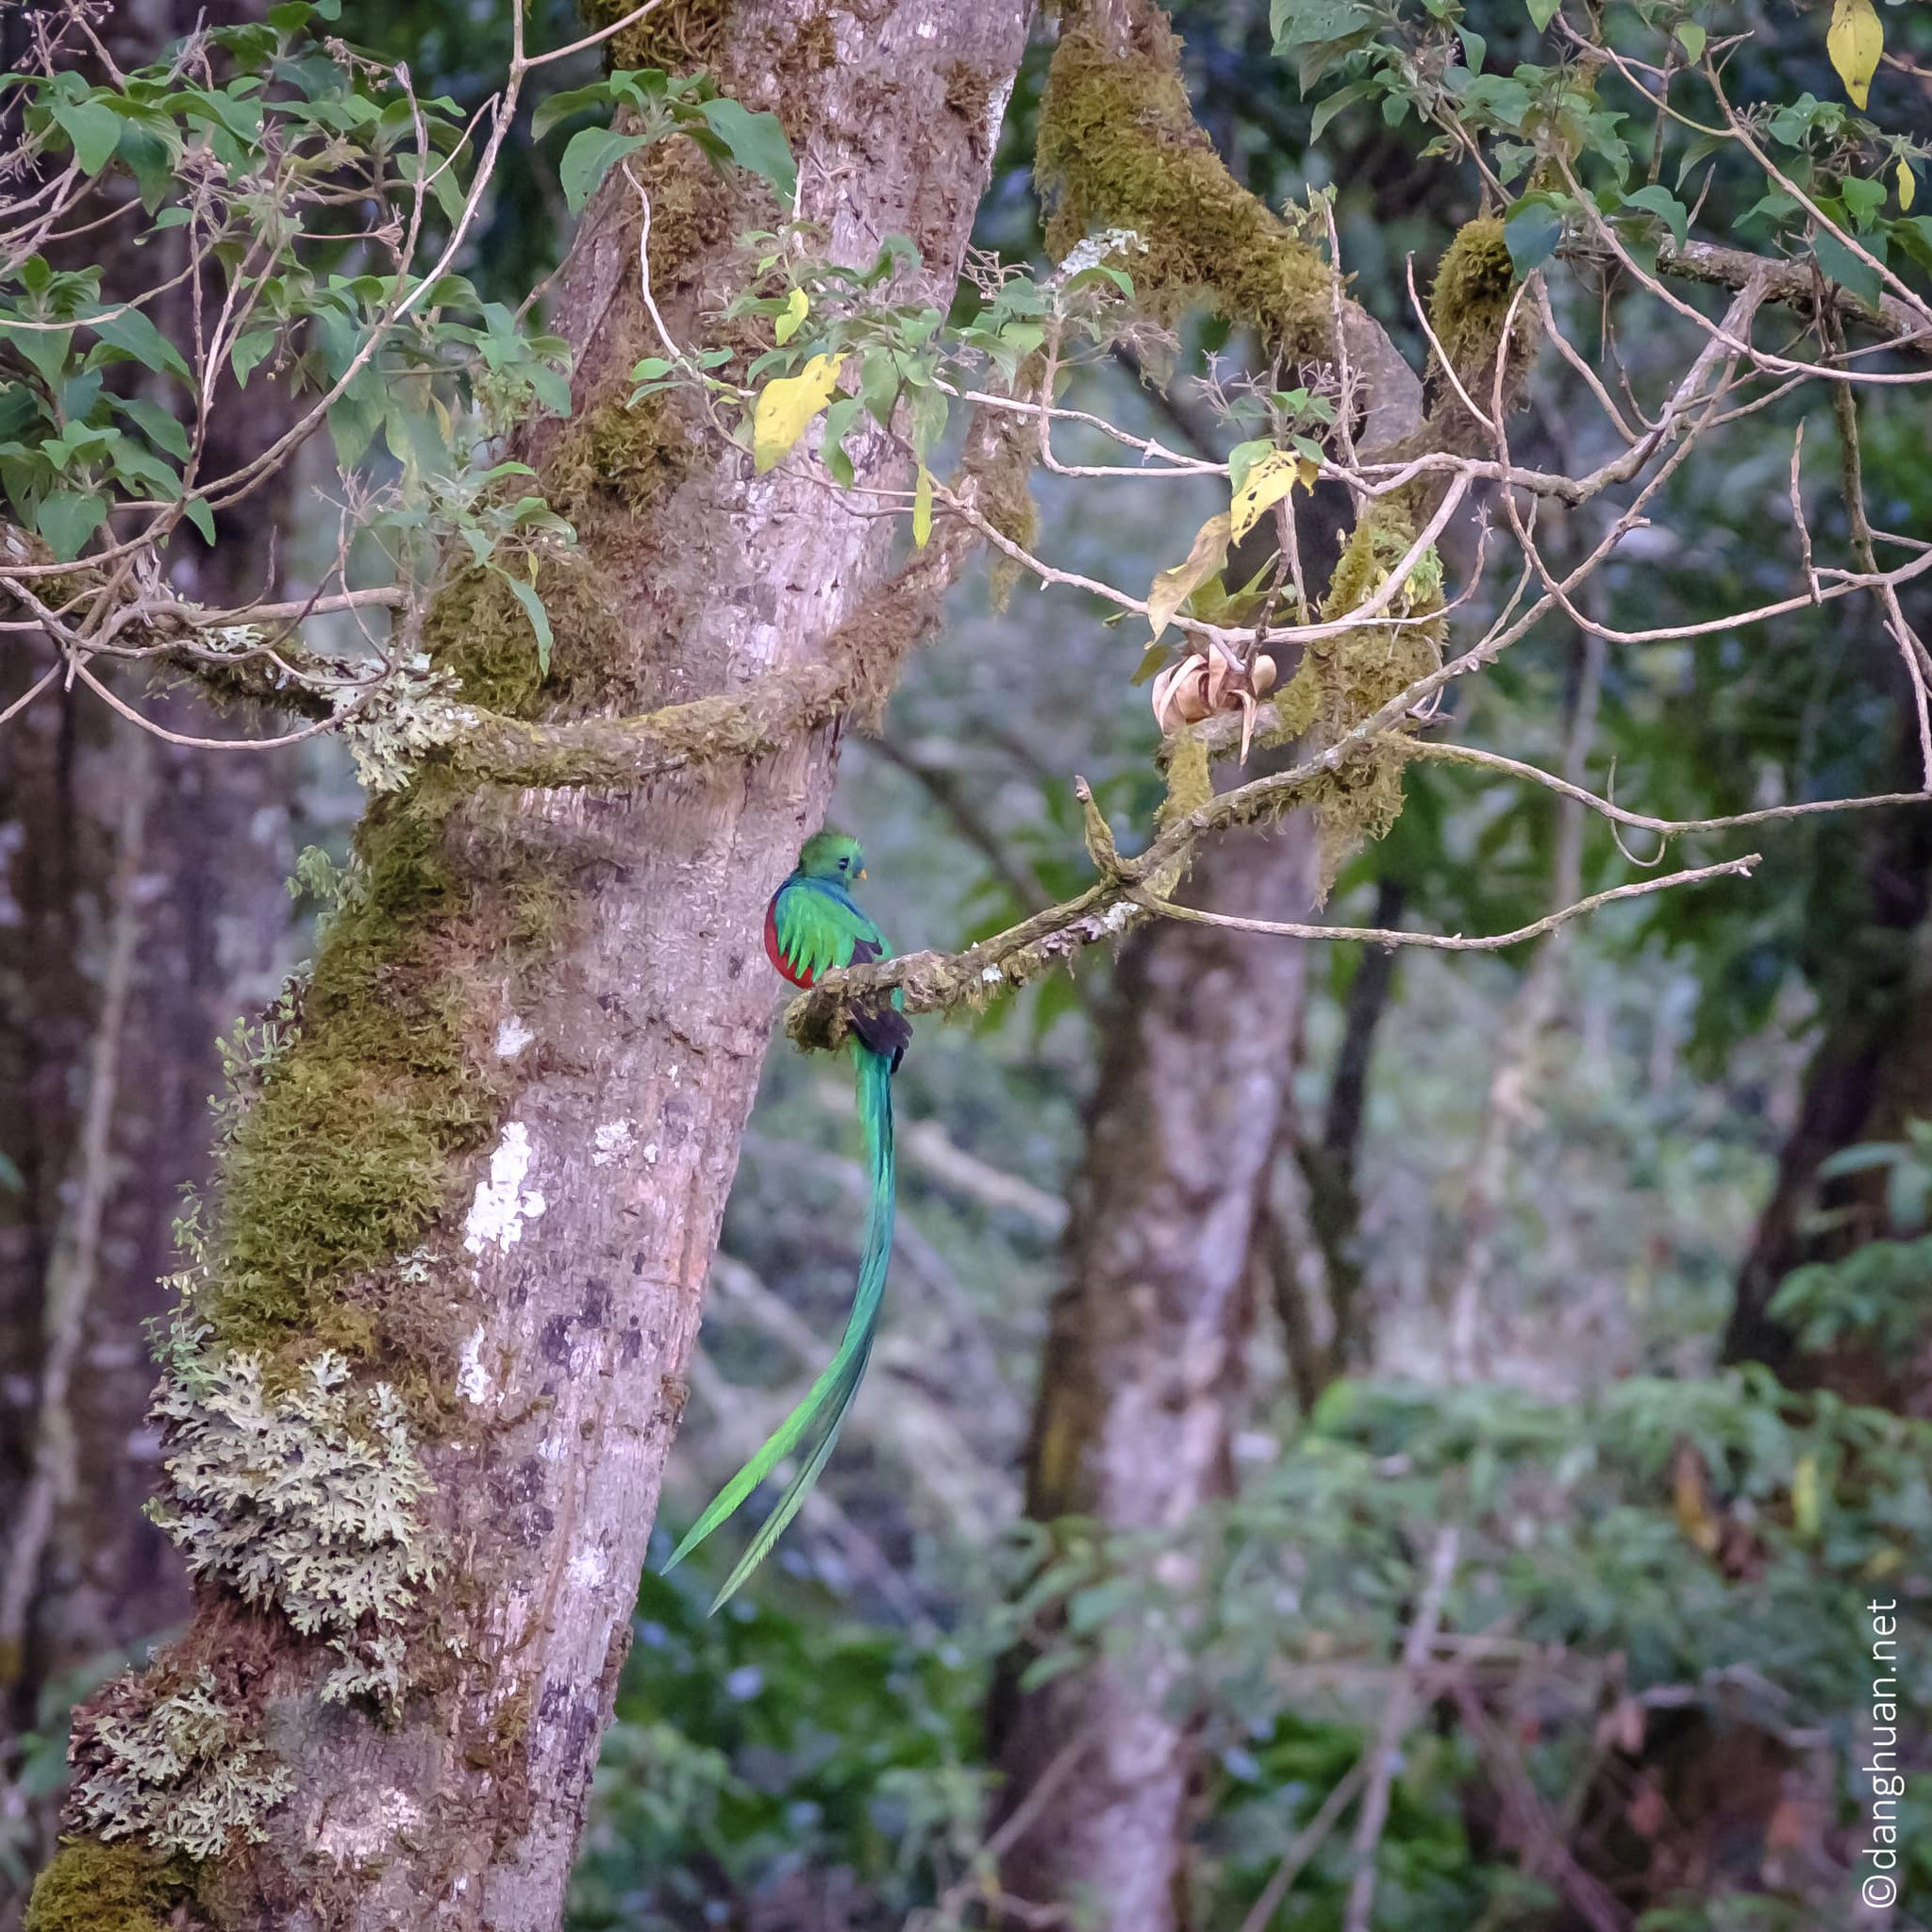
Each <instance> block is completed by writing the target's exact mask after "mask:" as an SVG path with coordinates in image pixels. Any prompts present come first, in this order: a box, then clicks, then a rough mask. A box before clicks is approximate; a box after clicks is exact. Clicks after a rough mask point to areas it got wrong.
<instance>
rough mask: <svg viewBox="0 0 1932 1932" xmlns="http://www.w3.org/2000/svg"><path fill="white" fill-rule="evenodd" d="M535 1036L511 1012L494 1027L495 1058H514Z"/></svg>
mask: <svg viewBox="0 0 1932 1932" xmlns="http://www.w3.org/2000/svg"><path fill="white" fill-rule="evenodd" d="M536 1037H537V1036H536V1035H535V1034H534V1033H532V1032H531V1031H530V1029H529V1028H528V1027H527V1026H525V1024H524V1023H523V1021H522V1019H520V1018H519V1017H518V1015H516V1014H515V1013H512V1014H511V1015H510V1016H509V1018H508V1019H507V1020H506V1021H504V1022H503V1024H501V1025H500V1026H498V1027H497V1029H496V1058H498V1059H500V1060H513V1059H515V1058H516V1057H517V1056H518V1054H520V1053H522V1052H523V1050H524V1049H525V1047H526V1046H528V1045H529V1043H530V1042H531V1041H533V1040H535V1039H536Z"/></svg>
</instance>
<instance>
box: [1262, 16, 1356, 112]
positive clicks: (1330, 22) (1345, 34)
mask: <svg viewBox="0 0 1932 1932" xmlns="http://www.w3.org/2000/svg"><path fill="white" fill-rule="evenodd" d="M1369 18H1370V16H1369V10H1368V8H1366V7H1364V6H1362V5H1360V4H1358V0H1269V6H1268V27H1269V31H1270V32H1271V33H1272V34H1273V35H1274V51H1275V52H1276V53H1277V54H1286V53H1289V52H1291V51H1292V50H1293V49H1294V48H1296V47H1303V46H1307V45H1308V44H1309V43H1310V42H1317V43H1320V42H1333V41H1344V40H1347V39H1348V38H1349V37H1350V36H1351V35H1353V34H1355V33H1357V32H1358V31H1359V30H1360V29H1361V28H1363V27H1365V26H1366V25H1368V24H1369ZM1302 92H1304V93H1306V92H1307V88H1306V87H1304V89H1303V90H1302Z"/></svg>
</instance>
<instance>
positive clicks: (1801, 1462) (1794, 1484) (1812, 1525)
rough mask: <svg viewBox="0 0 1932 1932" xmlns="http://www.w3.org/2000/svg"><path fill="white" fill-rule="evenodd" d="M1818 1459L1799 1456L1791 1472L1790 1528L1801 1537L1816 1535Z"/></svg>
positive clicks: (1818, 1514) (1817, 1521)
mask: <svg viewBox="0 0 1932 1932" xmlns="http://www.w3.org/2000/svg"><path fill="white" fill-rule="evenodd" d="M1819 1516H1820V1510H1819V1500H1818V1458H1817V1457H1815V1456H1801V1457H1798V1460H1797V1464H1796V1466H1795V1467H1794V1468H1793V1469H1792V1471H1791V1527H1792V1528H1793V1529H1795V1530H1796V1531H1797V1532H1798V1534H1799V1535H1800V1536H1802V1537H1814V1536H1816V1535H1817V1534H1818V1523H1819Z"/></svg>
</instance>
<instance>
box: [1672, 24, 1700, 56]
mask: <svg viewBox="0 0 1932 1932" xmlns="http://www.w3.org/2000/svg"><path fill="white" fill-rule="evenodd" d="M1677 42H1678V44H1679V45H1680V46H1681V47H1682V48H1683V49H1684V57H1685V58H1686V59H1688V60H1689V61H1690V62H1691V65H1692V66H1695V65H1696V64H1697V62H1698V61H1700V60H1702V59H1703V58H1704V42H1705V32H1704V29H1703V28H1702V27H1701V26H1699V25H1697V23H1696V22H1695V21H1694V20H1680V21H1679V22H1678V23H1677Z"/></svg>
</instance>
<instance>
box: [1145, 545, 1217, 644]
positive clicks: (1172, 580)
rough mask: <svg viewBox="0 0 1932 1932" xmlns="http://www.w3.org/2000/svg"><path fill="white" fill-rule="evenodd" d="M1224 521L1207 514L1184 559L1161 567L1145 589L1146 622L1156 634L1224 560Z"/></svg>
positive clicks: (1158, 633) (1172, 619)
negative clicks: (1159, 571)
mask: <svg viewBox="0 0 1932 1932" xmlns="http://www.w3.org/2000/svg"><path fill="white" fill-rule="evenodd" d="M1227 531H1228V520H1227V518H1226V517H1225V516H1218V517H1209V518H1208V521H1207V522H1206V523H1205V524H1203V525H1201V527H1200V529H1199V530H1198V531H1197V532H1196V533H1195V536H1194V547H1193V548H1192V549H1191V550H1190V551H1189V552H1188V558H1187V561H1186V562H1185V563H1177V564H1175V565H1174V568H1173V569H1172V570H1164V571H1162V572H1161V573H1160V575H1158V577H1156V578H1155V579H1154V582H1153V584H1152V586H1151V587H1150V588H1149V590H1148V591H1147V621H1148V623H1149V624H1151V625H1153V626H1154V635H1155V636H1156V637H1158V636H1159V635H1160V633H1161V632H1162V631H1164V630H1165V629H1166V628H1167V627H1168V625H1170V624H1171V623H1172V622H1173V621H1174V612H1175V611H1176V610H1178V609H1179V608H1181V605H1182V604H1183V603H1184V602H1185V601H1186V600H1187V598H1188V597H1189V596H1190V595H1191V593H1192V592H1193V591H1197V590H1199V589H1200V588H1201V586H1202V585H1203V584H1205V583H1206V582H1207V581H1208V578H1209V577H1211V576H1212V575H1214V573H1215V572H1216V571H1218V570H1219V569H1220V568H1221V566H1222V565H1223V564H1224V563H1225V562H1226V561H1227V541H1228V540H1227Z"/></svg>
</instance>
